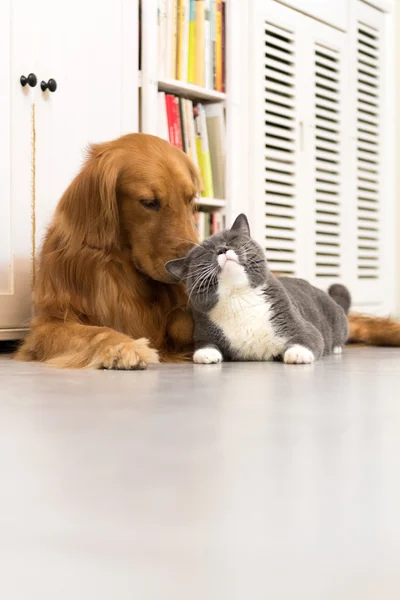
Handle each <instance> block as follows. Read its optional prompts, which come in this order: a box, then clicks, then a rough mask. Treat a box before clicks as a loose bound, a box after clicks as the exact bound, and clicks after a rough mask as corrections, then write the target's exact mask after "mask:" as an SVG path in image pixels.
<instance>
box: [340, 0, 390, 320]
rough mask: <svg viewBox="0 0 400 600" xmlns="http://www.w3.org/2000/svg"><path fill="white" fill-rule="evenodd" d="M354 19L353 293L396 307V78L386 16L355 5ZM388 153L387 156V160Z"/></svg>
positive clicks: (383, 307)
mask: <svg viewBox="0 0 400 600" xmlns="http://www.w3.org/2000/svg"><path fill="white" fill-rule="evenodd" d="M354 6H355V10H354V12H353V15H352V20H351V31H350V36H351V42H352V50H351V52H352V56H353V60H352V73H351V85H350V93H351V105H352V123H351V135H352V154H353V188H352V194H353V196H354V198H355V203H356V223H355V225H356V226H355V231H354V246H353V253H354V256H355V270H354V285H353V289H354V292H353V295H354V301H355V303H356V305H357V304H358V305H362V306H363V307H365V308H366V309H367V310H371V311H375V310H376V312H388V311H390V310H393V302H392V291H391V289H392V282H391V281H390V280H389V278H388V272H390V264H393V260H394V248H393V244H392V241H391V240H392V233H391V231H392V228H393V223H394V214H391V213H392V207H391V197H390V194H391V191H390V190H387V188H385V186H386V184H387V182H386V181H385V179H386V178H389V176H390V174H389V172H390V167H389V162H390V159H389V157H388V156H387V152H388V150H387V142H386V135H385V134H386V132H387V129H388V127H390V126H391V125H390V124H389V123H388V122H387V118H388V117H387V114H386V112H387V111H386V106H387V104H386V102H387V94H388V92H389V88H388V86H389V85H390V82H389V81H388V79H387V77H386V76H385V71H386V40H385V18H386V17H385V15H384V13H382V12H380V11H379V10H377V9H375V8H373V7H371V6H368V5H366V4H364V3H363V2H356V3H355V5H354ZM385 157H386V159H385Z"/></svg>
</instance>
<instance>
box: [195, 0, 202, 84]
mask: <svg viewBox="0 0 400 600" xmlns="http://www.w3.org/2000/svg"><path fill="white" fill-rule="evenodd" d="M204 17H205V7H204V0H196V54H195V78H194V82H195V84H196V85H199V86H201V87H204Z"/></svg>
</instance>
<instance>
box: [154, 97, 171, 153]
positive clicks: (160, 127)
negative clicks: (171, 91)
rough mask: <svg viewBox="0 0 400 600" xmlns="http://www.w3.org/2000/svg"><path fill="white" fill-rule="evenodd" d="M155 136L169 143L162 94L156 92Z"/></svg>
mask: <svg viewBox="0 0 400 600" xmlns="http://www.w3.org/2000/svg"><path fill="white" fill-rule="evenodd" d="M157 135H158V137H160V138H163V139H164V140H167V142H169V141H170V140H169V130H168V118H167V105H166V100H165V94H164V92H158V110H157Z"/></svg>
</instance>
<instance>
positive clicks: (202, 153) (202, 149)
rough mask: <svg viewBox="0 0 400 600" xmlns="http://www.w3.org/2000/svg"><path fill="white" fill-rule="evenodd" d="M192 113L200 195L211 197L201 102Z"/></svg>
mask: <svg viewBox="0 0 400 600" xmlns="http://www.w3.org/2000/svg"><path fill="white" fill-rule="evenodd" d="M193 113H194V120H195V128H196V148H197V158H198V162H199V167H200V173H201V179H202V184H203V185H202V191H201V195H202V196H203V197H206V198H212V197H213V196H214V189H213V181H212V171H211V159H210V151H209V147H208V136H207V123H206V114H205V110H204V106H203V105H202V104H196V105H194V107H193Z"/></svg>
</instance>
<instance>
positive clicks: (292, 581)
mask: <svg viewBox="0 0 400 600" xmlns="http://www.w3.org/2000/svg"><path fill="white" fill-rule="evenodd" d="M0 477H1V479H0V598H2V599H4V600H14V599H18V600H36V599H38V600H39V599H40V600H47V599H51V600H64V599H68V600H75V599H76V600H92V599H93V600H103V599H104V600H110V599H115V600H128V599H129V600H148V599H151V600H153V599H154V600H214V599H215V600H225V599H226V600H236V599H240V600H242V599H243V600H258V599H260V600H261V599H262V600H266V599H268V600H278V599H285V600H286V599H288V600H289V599H290V600H298V599H303V598H304V599H307V600H331V599H332V600H358V599H360V600H371V599H374V600H392V599H393V600H398V599H399V598H400V350H396V349H394V350H392V349H373V348H351V349H346V350H345V353H344V355H343V356H342V357H340V356H335V357H331V358H328V359H324V360H322V361H320V362H319V363H317V364H315V365H304V366H289V365H283V364H278V363H268V364H250V363H247V364H244V363H243V364H226V365H223V366H222V367H219V366H201V365H198V366H192V365H187V366H160V367H156V368H152V369H149V370H148V371H147V372H107V371H56V370H53V369H50V368H47V367H44V366H40V365H35V364H21V363H14V362H11V361H9V360H7V357H3V358H1V359H0Z"/></svg>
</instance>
